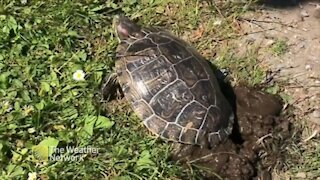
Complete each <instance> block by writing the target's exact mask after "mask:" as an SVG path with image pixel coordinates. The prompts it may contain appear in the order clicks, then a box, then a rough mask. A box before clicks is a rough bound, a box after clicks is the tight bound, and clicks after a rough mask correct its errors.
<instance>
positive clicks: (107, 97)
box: [101, 73, 124, 101]
mask: <svg viewBox="0 0 320 180" xmlns="http://www.w3.org/2000/svg"><path fill="white" fill-rule="evenodd" d="M101 94H102V101H112V100H115V99H117V98H123V96H124V95H123V92H122V89H121V87H120V84H119V82H118V79H117V73H111V74H109V75H107V76H106V77H105V78H104V83H103V84H102V87H101Z"/></svg>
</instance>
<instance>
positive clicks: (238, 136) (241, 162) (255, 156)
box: [173, 86, 290, 180]
mask: <svg viewBox="0 0 320 180" xmlns="http://www.w3.org/2000/svg"><path fill="white" fill-rule="evenodd" d="M225 92H229V93H228V94H226V96H227V97H228V98H229V100H230V101H231V103H232V104H233V105H234V109H235V112H236V117H237V119H236V123H235V125H234V129H233V133H232V135H231V136H230V139H228V140H227V141H226V142H224V143H221V144H220V145H218V146H217V147H216V148H214V149H211V150H209V149H203V148H200V147H194V146H193V147H192V146H188V145H181V144H178V145H176V146H175V150H174V155H173V159H174V160H178V161H181V162H186V163H187V164H192V165H195V166H198V167H200V168H203V169H205V171H204V172H205V173H204V177H205V178H207V179H219V178H223V179H244V180H245V179H252V178H262V179H271V171H270V169H273V168H274V166H275V165H276V163H277V162H278V161H279V159H280V154H277V152H280V151H279V148H280V144H281V143H279V141H278V140H277V138H275V137H278V136H279V135H280V134H281V136H282V137H284V138H285V137H289V132H290V130H289V128H290V127H289V126H290V125H289V123H288V121H286V120H285V119H284V118H281V117H279V113H280V112H281V110H282V103H281V101H280V100H279V98H278V97H277V96H273V95H270V94H267V93H265V92H262V91H259V90H255V89H250V88H248V87H246V86H238V87H235V88H234V94H232V91H225ZM230 93H231V94H230ZM282 143H283V142H282ZM270 146H273V147H274V148H273V149H270V148H268V147H270Z"/></svg>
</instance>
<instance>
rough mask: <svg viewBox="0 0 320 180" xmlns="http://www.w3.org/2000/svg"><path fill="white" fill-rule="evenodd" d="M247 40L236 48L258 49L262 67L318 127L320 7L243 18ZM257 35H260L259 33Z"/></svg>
mask: <svg viewBox="0 0 320 180" xmlns="http://www.w3.org/2000/svg"><path fill="white" fill-rule="evenodd" d="M240 26H241V30H242V32H243V33H248V35H247V36H245V37H243V38H241V39H240V42H239V46H241V47H243V46H245V47H247V46H259V47H260V48H259V50H258V51H259V52H258V54H259V57H258V58H259V59H260V60H261V63H262V64H264V65H266V66H268V67H271V70H272V71H274V72H276V71H278V72H276V77H275V79H276V80H278V81H282V82H283V83H285V92H286V93H288V94H290V96H291V97H292V99H291V100H290V101H289V103H290V104H293V105H294V106H295V107H297V108H298V109H299V110H300V111H301V112H300V113H301V115H302V116H305V118H308V119H309V120H310V121H311V122H313V123H316V124H318V125H319V124H320V116H319V115H320V110H319V108H320V107H319V104H320V98H319V97H320V94H319V92H320V91H319V90H320V31H319V28H320V5H319V3H317V2H311V1H310V2H303V3H300V5H296V6H294V7H288V8H265V9H262V10H258V11H256V12H254V13H248V14H246V15H244V16H243V19H242V22H241V23H240ZM259 31H260V32H259Z"/></svg>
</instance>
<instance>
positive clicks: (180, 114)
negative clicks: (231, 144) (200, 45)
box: [102, 16, 235, 148]
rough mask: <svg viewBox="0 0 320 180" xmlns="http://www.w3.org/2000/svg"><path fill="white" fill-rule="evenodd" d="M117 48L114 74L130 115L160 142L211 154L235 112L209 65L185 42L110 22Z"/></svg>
mask: <svg viewBox="0 0 320 180" xmlns="http://www.w3.org/2000/svg"><path fill="white" fill-rule="evenodd" d="M114 28H115V31H116V35H117V38H118V40H119V45H118V47H117V49H116V60H115V73H113V74H111V75H109V76H107V80H106V83H105V85H104V86H103V88H102V90H103V92H102V93H103V94H104V96H107V95H108V94H109V90H110V87H111V86H112V85H114V84H117V83H118V84H119V85H120V87H121V90H122V92H123V94H124V96H125V98H126V100H127V101H129V102H130V104H131V107H132V109H133V111H134V113H135V114H136V115H137V116H138V117H139V118H140V119H141V120H142V121H143V124H144V125H145V126H146V127H147V128H148V130H150V131H151V132H152V133H153V134H155V135H156V136H158V137H160V138H161V139H164V140H167V141H171V142H178V143H180V144H186V145H196V146H200V147H207V148H213V147H215V146H216V145H217V144H219V143H220V142H222V141H224V140H225V139H226V138H228V136H229V135H230V134H231V132H232V129H233V123H234V118H235V116H234V112H233V109H232V107H231V105H230V103H229V102H228V101H227V99H226V97H225V96H224V95H223V93H222V90H221V88H220V87H219V83H218V79H217V77H216V75H215V73H214V71H213V70H212V68H211V66H210V63H209V62H208V61H207V60H206V59H205V58H204V57H202V56H201V55H200V53H198V52H197V51H196V50H195V48H193V47H192V46H191V45H189V44H188V43H187V42H186V41H184V40H182V39H180V38H178V37H177V36H175V35H173V34H172V33H170V32H168V31H166V30H162V29H161V28H157V27H143V26H140V25H138V24H137V23H135V22H134V21H132V20H130V19H129V18H128V17H126V16H116V17H115V18H114Z"/></svg>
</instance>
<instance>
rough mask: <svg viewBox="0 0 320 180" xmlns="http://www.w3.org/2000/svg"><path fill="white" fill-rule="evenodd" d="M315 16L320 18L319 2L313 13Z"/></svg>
mask: <svg viewBox="0 0 320 180" xmlns="http://www.w3.org/2000/svg"><path fill="white" fill-rule="evenodd" d="M313 16H314V17H315V18H320V5H319V4H317V7H316V9H315V11H314V13H313Z"/></svg>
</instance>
